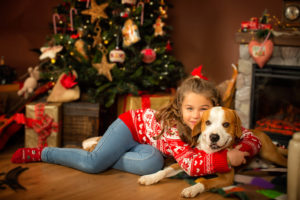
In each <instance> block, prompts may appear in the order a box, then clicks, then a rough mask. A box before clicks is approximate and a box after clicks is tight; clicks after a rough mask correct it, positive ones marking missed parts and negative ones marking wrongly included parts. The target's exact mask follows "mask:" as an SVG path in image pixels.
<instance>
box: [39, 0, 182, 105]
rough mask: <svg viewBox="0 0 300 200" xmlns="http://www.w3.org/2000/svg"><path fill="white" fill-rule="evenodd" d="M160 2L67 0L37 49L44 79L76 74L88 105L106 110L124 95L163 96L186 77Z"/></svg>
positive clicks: (145, 0)
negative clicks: (42, 43)
mask: <svg viewBox="0 0 300 200" xmlns="http://www.w3.org/2000/svg"><path fill="white" fill-rule="evenodd" d="M170 6H171V5H170V4H169V3H168V2H166V1H164V0H144V1H139V2H136V0H122V1H121V0H118V1H117V0H108V1H104V0H92V1H87V0H65V1H64V2H63V3H62V4H61V5H59V6H57V7H56V8H55V9H54V13H53V32H54V34H53V35H51V36H50V37H49V38H47V42H46V44H45V45H44V47H43V48H41V52H42V54H41V56H40V60H41V63H40V66H41V69H42V71H43V77H44V79H47V80H52V81H55V80H57V78H58V76H59V75H60V74H61V73H62V72H65V73H66V74H68V73H69V72H71V71H72V70H75V71H76V72H77V74H78V77H77V82H78V84H79V87H80V88H81V92H82V91H86V92H87V94H88V97H89V99H90V100H91V101H94V102H100V104H101V105H105V107H110V106H111V105H112V104H113V103H114V102H115V100H116V98H117V97H118V95H122V94H133V95H138V94H139V91H147V92H149V93H154V92H165V91H167V90H168V89H170V88H174V87H176V86H177V82H178V81H179V80H180V79H182V78H183V77H184V76H185V74H184V71H183V65H182V64H181V63H180V62H179V61H177V60H176V58H175V57H174V56H173V55H172V45H171V44H172V42H171V41H170V31H171V27H170V26H169V25H167V24H166V22H165V21H166V19H167V9H168V8H170Z"/></svg>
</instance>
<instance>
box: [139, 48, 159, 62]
mask: <svg viewBox="0 0 300 200" xmlns="http://www.w3.org/2000/svg"><path fill="white" fill-rule="evenodd" d="M141 54H143V62H144V63H147V64H149V63H152V62H153V61H154V60H155V59H156V53H155V51H154V50H153V49H151V48H146V49H143V50H142V51H141Z"/></svg>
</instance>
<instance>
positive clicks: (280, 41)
mask: <svg viewBox="0 0 300 200" xmlns="http://www.w3.org/2000/svg"><path fill="white" fill-rule="evenodd" d="M273 35H274V37H273V38H272V41H273V43H274V45H277V46H292V47H293V46H294V47H300V32H299V31H297V32H296V31H295V32H287V31H285V32H279V31H274V32H273ZM275 35H276V36H275ZM253 38H255V32H246V33H244V32H237V33H236V34H235V41H236V42H237V43H240V44H248V43H249V42H250V41H251V40H253Z"/></svg>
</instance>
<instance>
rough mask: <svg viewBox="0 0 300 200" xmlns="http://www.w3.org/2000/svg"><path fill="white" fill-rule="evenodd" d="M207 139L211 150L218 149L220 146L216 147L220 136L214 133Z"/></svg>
mask: <svg viewBox="0 0 300 200" xmlns="http://www.w3.org/2000/svg"><path fill="white" fill-rule="evenodd" d="M209 139H210V141H211V144H210V145H209V147H210V148H211V149H213V150H215V149H219V148H220V146H219V145H217V142H218V141H219V140H220V136H219V135H218V134H216V133H212V134H211V135H210V136H209Z"/></svg>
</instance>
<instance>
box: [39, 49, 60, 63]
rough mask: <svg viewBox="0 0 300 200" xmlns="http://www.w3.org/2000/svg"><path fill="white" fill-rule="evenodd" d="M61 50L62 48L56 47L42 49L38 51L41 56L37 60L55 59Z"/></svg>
mask: <svg viewBox="0 0 300 200" xmlns="http://www.w3.org/2000/svg"><path fill="white" fill-rule="evenodd" d="M62 49H63V46H61V45H57V46H52V47H42V48H41V49H40V51H41V52H42V54H41V55H40V57H39V59H40V60H43V59H45V58H50V59H54V58H55V57H56V54H57V53H58V52H60V51H61V50H62Z"/></svg>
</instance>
